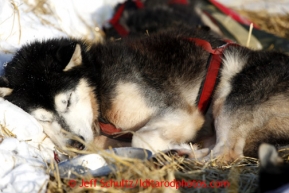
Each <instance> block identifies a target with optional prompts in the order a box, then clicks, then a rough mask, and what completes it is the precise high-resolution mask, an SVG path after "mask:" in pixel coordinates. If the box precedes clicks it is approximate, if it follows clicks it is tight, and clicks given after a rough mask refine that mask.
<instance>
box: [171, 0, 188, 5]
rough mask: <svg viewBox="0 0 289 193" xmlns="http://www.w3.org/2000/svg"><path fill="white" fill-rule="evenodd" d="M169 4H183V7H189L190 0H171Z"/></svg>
mask: <svg viewBox="0 0 289 193" xmlns="http://www.w3.org/2000/svg"><path fill="white" fill-rule="evenodd" d="M168 4H182V5H188V4H189V2H188V0H170V1H169V2H168Z"/></svg>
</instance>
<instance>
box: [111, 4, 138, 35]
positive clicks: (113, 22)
mask: <svg viewBox="0 0 289 193" xmlns="http://www.w3.org/2000/svg"><path fill="white" fill-rule="evenodd" d="M133 2H134V4H135V6H136V7H137V8H138V9H141V8H143V7H144V5H143V3H142V2H141V1H140V0H134V1H133ZM125 5H126V4H125V3H123V4H122V5H120V7H119V8H118V9H117V11H116V12H115V14H114V16H113V17H112V18H111V20H109V23H110V24H111V25H112V26H113V27H114V29H115V30H116V31H117V33H118V34H119V35H120V36H127V35H128V34H129V31H128V30H127V29H126V28H125V27H124V26H122V25H121V24H120V23H119V20H120V18H121V16H122V13H123V12H124V9H125Z"/></svg>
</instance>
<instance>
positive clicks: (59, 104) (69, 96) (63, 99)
mask: <svg viewBox="0 0 289 193" xmlns="http://www.w3.org/2000/svg"><path fill="white" fill-rule="evenodd" d="M72 100H73V92H68V93H60V94H58V95H57V96H56V97H55V98H54V102H55V107H56V110H57V111H58V112H61V113H65V112H67V111H68V108H69V107H70V105H71V102H72Z"/></svg>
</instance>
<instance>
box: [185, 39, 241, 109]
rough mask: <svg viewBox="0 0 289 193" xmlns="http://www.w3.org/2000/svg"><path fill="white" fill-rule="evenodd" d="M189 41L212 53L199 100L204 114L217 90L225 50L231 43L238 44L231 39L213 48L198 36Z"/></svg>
mask: <svg viewBox="0 0 289 193" xmlns="http://www.w3.org/2000/svg"><path fill="white" fill-rule="evenodd" d="M189 41H192V42H194V43H195V44H196V45H197V46H201V47H202V48H203V49H204V50H206V51H207V52H209V53H210V54H211V61H210V63H209V65H208V67H207V69H208V70H207V74H206V77H205V79H204V81H203V85H202V86H201V92H200V95H199V100H198V108H199V110H200V111H201V112H202V113H203V114H206V111H207V109H208V107H209V104H210V102H211V99H212V95H213V92H214V90H215V85H216V82H217V78H218V74H219V71H220V68H221V64H222V55H223V52H224V50H225V49H226V48H227V47H228V46H229V45H236V44H235V43H232V42H231V41H230V40H225V41H226V42H227V43H226V44H225V45H223V46H220V47H218V48H216V49H213V48H212V46H211V44H210V43H209V42H207V41H205V40H202V39H198V38H189Z"/></svg>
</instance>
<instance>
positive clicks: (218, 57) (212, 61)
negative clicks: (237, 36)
mask: <svg viewBox="0 0 289 193" xmlns="http://www.w3.org/2000/svg"><path fill="white" fill-rule="evenodd" d="M188 40H189V41H191V42H194V43H195V44H196V45H197V46H201V47H202V48H204V50H206V51H207V52H209V53H210V54H211V57H210V58H209V64H208V67H207V69H208V70H207V74H206V77H205V79H204V81H203V83H202V86H201V88H200V91H199V96H198V100H197V101H198V102H197V105H198V108H199V110H200V111H201V112H202V113H203V114H205V113H206V111H207V109H208V107H209V104H210V102H211V100H212V95H213V92H214V89H215V87H216V82H217V78H218V75H219V71H220V67H221V63H222V55H223V52H224V50H225V49H226V48H227V47H228V46H229V45H237V44H235V43H232V42H231V41H226V40H225V41H226V42H227V43H226V44H224V45H222V46H220V47H217V48H215V49H213V48H212V46H211V44H210V43H209V42H207V41H205V40H202V39H198V38H188ZM99 126H100V129H101V133H102V134H103V135H106V136H108V137H112V138H115V139H117V140H121V141H130V140H131V138H132V134H131V133H128V134H120V132H121V131H122V130H121V129H118V128H116V127H115V126H113V125H112V124H105V123H101V122H100V123H99Z"/></svg>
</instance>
